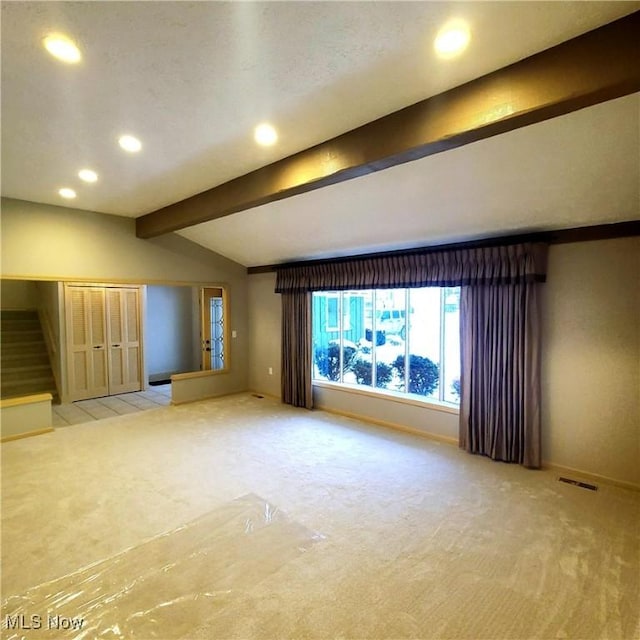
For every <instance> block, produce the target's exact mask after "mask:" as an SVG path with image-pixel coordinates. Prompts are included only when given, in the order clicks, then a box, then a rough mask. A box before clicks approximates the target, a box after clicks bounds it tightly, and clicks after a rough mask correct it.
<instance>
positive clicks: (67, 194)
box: [58, 187, 76, 200]
mask: <svg viewBox="0 0 640 640" xmlns="http://www.w3.org/2000/svg"><path fill="white" fill-rule="evenodd" d="M58 193H59V194H60V195H61V196H62V197H63V198H66V199H67V200H73V198H75V197H76V192H75V191H74V190H73V189H69V188H68V187H63V188H62V189H58Z"/></svg>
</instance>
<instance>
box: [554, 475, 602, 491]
mask: <svg viewBox="0 0 640 640" xmlns="http://www.w3.org/2000/svg"><path fill="white" fill-rule="evenodd" d="M558 480H559V481H560V482H566V483H567V484H573V485H575V486H576V487H582V488H583V489H589V491H597V490H598V487H597V486H596V485H595V484H589V483H587V482H580V481H579V480H573V478H562V477H560V478H558Z"/></svg>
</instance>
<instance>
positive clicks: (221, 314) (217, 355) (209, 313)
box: [201, 287, 227, 371]
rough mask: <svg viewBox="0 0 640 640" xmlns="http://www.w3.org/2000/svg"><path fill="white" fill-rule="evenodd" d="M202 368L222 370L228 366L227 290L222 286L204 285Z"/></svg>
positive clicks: (202, 292)
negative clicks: (226, 336)
mask: <svg viewBox="0 0 640 640" xmlns="http://www.w3.org/2000/svg"><path fill="white" fill-rule="evenodd" d="M201 309H202V370H203V371H220V370H222V369H225V368H226V367H227V354H226V349H225V347H226V344H225V342H226V339H225V335H226V318H225V309H226V305H225V292H224V289H223V288H222V287H203V288H202V291H201Z"/></svg>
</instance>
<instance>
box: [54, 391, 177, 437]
mask: <svg viewBox="0 0 640 640" xmlns="http://www.w3.org/2000/svg"><path fill="white" fill-rule="evenodd" d="M169 404H171V385H170V384H165V385H158V386H155V387H149V389H148V390H147V391H137V392H134V393H122V394H120V395H117V396H107V397H105V398H91V399H90V400H78V401H77V402H70V403H68V404H57V405H53V407H52V409H53V426H54V427H66V426H69V425H71V424H84V423H85V422H93V421H94V420H102V419H104V418H113V417H115V416H122V415H126V414H128V413H138V412H139V411H146V410H147V409H158V408H159V407H166V406H167V405H169Z"/></svg>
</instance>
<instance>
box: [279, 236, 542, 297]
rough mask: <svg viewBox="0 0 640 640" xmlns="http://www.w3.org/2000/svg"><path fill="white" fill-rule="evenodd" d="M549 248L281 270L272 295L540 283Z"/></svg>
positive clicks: (529, 246)
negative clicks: (274, 293) (274, 292)
mask: <svg viewBox="0 0 640 640" xmlns="http://www.w3.org/2000/svg"><path fill="white" fill-rule="evenodd" d="M547 249H548V246H547V245H546V244H545V243H540V242H536V243H521V244H513V245H505V246H496V247H476V248H469V249H447V250H442V251H429V252H428V253H406V254H401V253H399V254H392V255H387V256H377V257H362V258H349V259H345V260H339V261H331V262H325V263H318V264H309V265H296V266H290V267H286V266H285V267H281V268H279V269H278V273H277V279H276V293H293V292H299V293H300V292H305V291H341V290H348V289H391V288H402V287H428V286H432V287H457V286H464V285H485V284H522V283H528V282H544V281H545V279H546V272H547Z"/></svg>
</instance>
